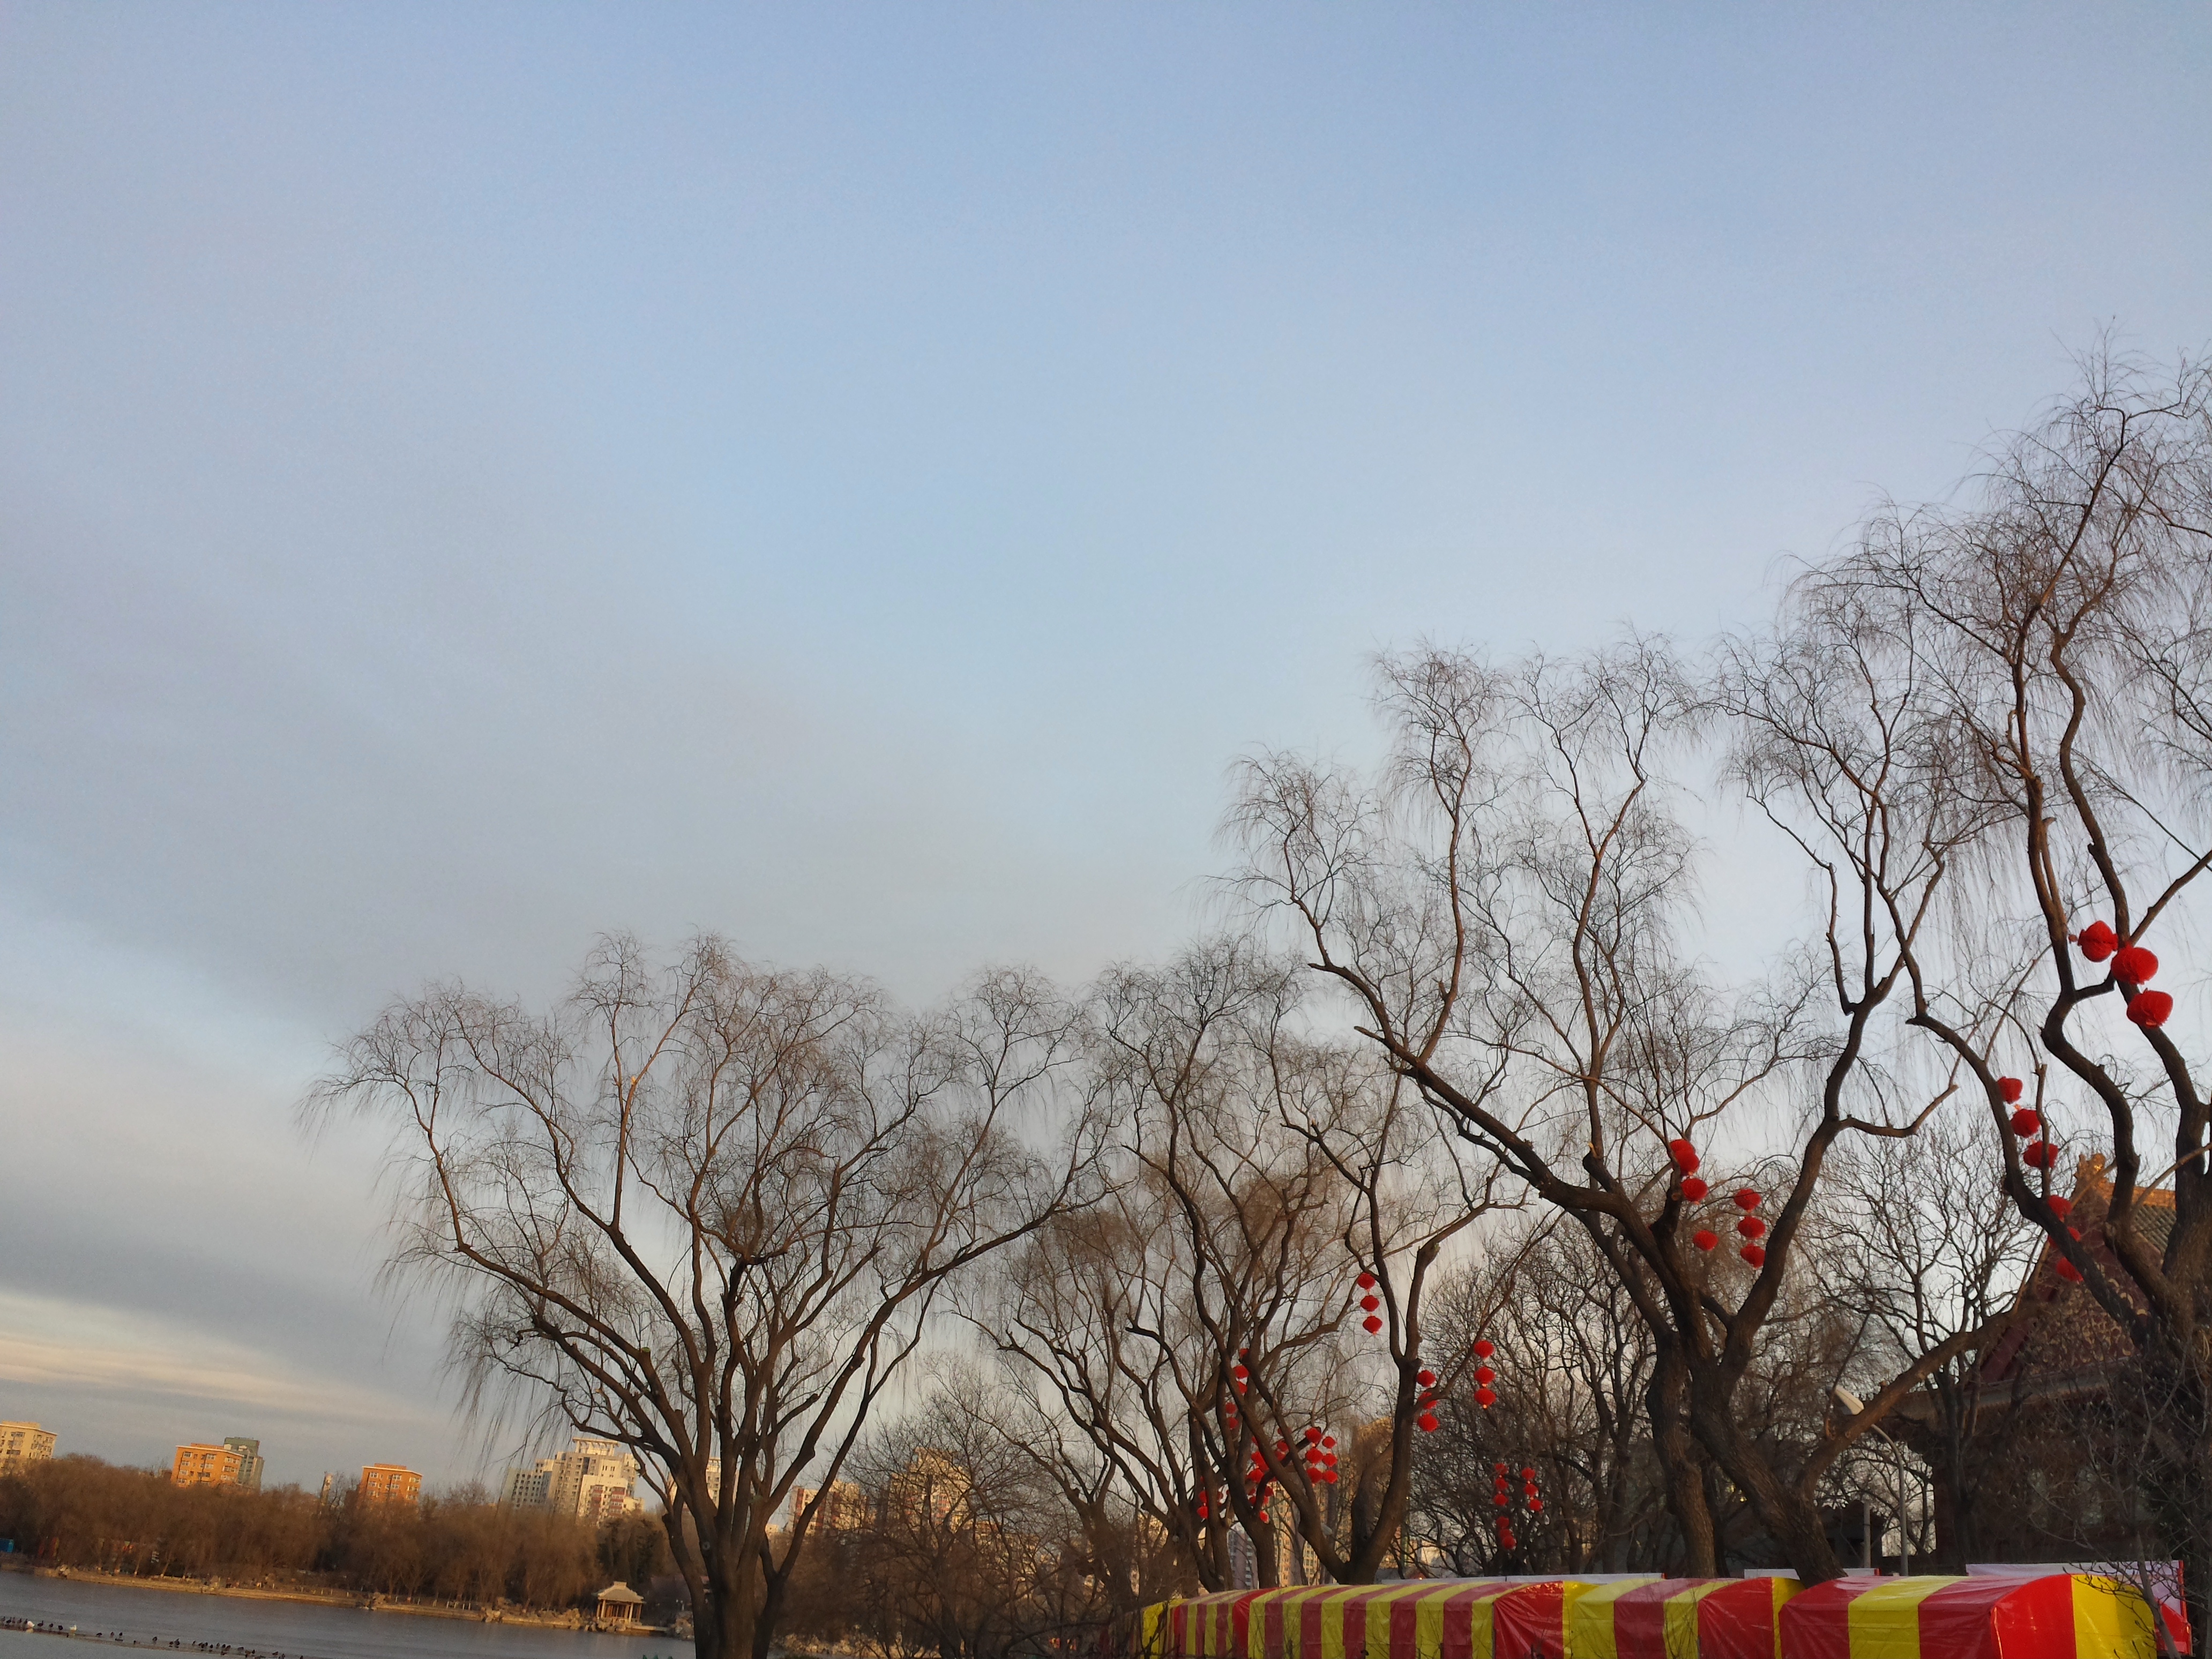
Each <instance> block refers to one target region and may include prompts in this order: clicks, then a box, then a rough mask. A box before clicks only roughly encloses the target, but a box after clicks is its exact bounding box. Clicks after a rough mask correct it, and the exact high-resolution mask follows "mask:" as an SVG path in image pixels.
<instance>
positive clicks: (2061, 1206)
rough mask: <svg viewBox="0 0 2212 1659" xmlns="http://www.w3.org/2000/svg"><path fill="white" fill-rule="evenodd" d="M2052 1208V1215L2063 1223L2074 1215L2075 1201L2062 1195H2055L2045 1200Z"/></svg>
mask: <svg viewBox="0 0 2212 1659" xmlns="http://www.w3.org/2000/svg"><path fill="white" fill-rule="evenodd" d="M2043 1201H2044V1202H2045V1204H2048V1205H2049V1206H2051V1214H2053V1215H2055V1216H2057V1218H2059V1219H2060V1220H2061V1221H2063V1220H2065V1219H2066V1218H2067V1217H2068V1216H2069V1215H2071V1214H2073V1213H2074V1200H2072V1199H2070V1198H2068V1197H2066V1196H2065V1195H2064V1194H2060V1193H2053V1194H2051V1196H2050V1197H2048V1198H2046V1199H2045V1200H2043Z"/></svg>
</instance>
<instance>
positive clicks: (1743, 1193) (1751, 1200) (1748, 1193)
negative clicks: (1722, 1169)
mask: <svg viewBox="0 0 2212 1659" xmlns="http://www.w3.org/2000/svg"><path fill="white" fill-rule="evenodd" d="M1735 1206H1736V1208H1737V1209H1739V1210H1755V1209H1757V1208H1758V1207H1759V1194H1758V1193H1757V1192H1756V1191H1755V1190H1754V1189H1753V1188H1749V1187H1739V1188H1736V1189H1735Z"/></svg>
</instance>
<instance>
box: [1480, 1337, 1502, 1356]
mask: <svg viewBox="0 0 2212 1659" xmlns="http://www.w3.org/2000/svg"><path fill="white" fill-rule="evenodd" d="M1496 1352H1498V1350H1497V1349H1496V1348H1494V1347H1492V1346H1491V1345H1490V1339H1489V1338H1488V1337H1486V1336H1485V1337H1478V1338H1476V1339H1475V1344H1474V1357H1475V1358H1477V1359H1487V1358H1490V1356H1491V1355H1492V1354H1494V1353H1496Z"/></svg>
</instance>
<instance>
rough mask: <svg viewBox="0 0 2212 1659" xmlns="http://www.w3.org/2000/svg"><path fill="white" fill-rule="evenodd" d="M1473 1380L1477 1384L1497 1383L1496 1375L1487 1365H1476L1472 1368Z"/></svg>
mask: <svg viewBox="0 0 2212 1659" xmlns="http://www.w3.org/2000/svg"><path fill="white" fill-rule="evenodd" d="M1474 1380H1475V1381H1476V1382H1478V1383H1495V1382H1496V1381H1498V1373H1497V1372H1496V1371H1493V1370H1491V1369H1490V1367H1489V1366H1487V1365H1478V1366H1476V1367H1475V1368H1474Z"/></svg>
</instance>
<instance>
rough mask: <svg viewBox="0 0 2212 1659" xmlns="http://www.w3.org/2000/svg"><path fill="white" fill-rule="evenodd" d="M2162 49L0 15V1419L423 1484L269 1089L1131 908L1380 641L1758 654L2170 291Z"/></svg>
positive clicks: (116, 11) (420, 1425) (1269, 31)
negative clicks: (414, 1040) (369, 1034)
mask: <svg viewBox="0 0 2212 1659" xmlns="http://www.w3.org/2000/svg"><path fill="white" fill-rule="evenodd" d="M2208 71H2212V20H2208V18H2207V16H2206V15H2205V14H2204V13H2203V12H2202V11H2201V10H2197V9H2188V8H2179V7H2166V8H2148V7H2143V8H2130V7H2125V6H2118V5H2113V6H2104V7H2098V8H2078V7H2077V8H2058V7H2050V8H2037V7H2027V6H2008V7H2002V8H1999V7H1994V6H1992V7H1955V8H1928V7H1912V8H1904V7H1900V8H1893V9H1875V8H1853V9H1826V10H1824V11H1816V10H1815V9H1811V8H1799V9H1766V8H1749V7H1745V8H1739V9H1720V8H1698V9H1673V10H1671V11H1667V12H1662V11H1659V10H1656V9H1644V8H1617V9H1607V8H1596V7H1588V8H1534V7H1528V8H1510V9H1506V8H1497V9H1483V8H1474V7H1445V6H1413V5H1408V6H1400V7H1393V8H1383V7H1364V8H1352V7H1318V6H1316V7H1299V6H1292V5H1270V6H1266V7H1260V6H1231V5H1212V6H1184V7H1165V6H1158V7H1150V8H1142V7H1106V6H1093V7H1089V8H1079V7H1068V6H1061V7H1044V6H1027V7H986V6H963V7H955V6H945V7H934V8H931V7H916V6H901V7H888V6H886V7H863V6H846V7H820V8H796V7H787V8H777V9H740V8H721V7H716V8H708V7H697V8H684V7H676V6H663V7H658V8H635V7H631V8H616V7H599V8H590V7H583V6H562V5H551V4H534V5H530V6H515V7H502V6H495V5H478V6H471V7H467V8H458V7H444V6H441V7H432V6H419V7H407V6H401V5H377V6H344V5H332V6H324V7H316V8H300V7H275V6H270V7H224V6H210V5H190V4H180V5H167V6H158V7H157V6H152V5H138V6H131V5H113V6H106V7H92V6H83V5H77V4H52V5H46V4H24V3H15V0H0V364H4V370H0V696H4V705H0V707H4V714H0V1038H3V1039H4V1050H0V1051H4V1052H5V1053H6V1054H8V1055H9V1064H8V1065H7V1066H4V1067H0V1146H7V1147H8V1148H9V1149H10V1159H9V1163H10V1166H11V1167H10V1169H9V1173H8V1174H7V1176H5V1180H6V1182H7V1185H8V1188H9V1193H8V1199H7V1201H6V1204H5V1206H4V1207H0V1417H15V1416H30V1417H33V1418H38V1419H41V1420H43V1421H45V1422H46V1424H47V1425H48V1426H50V1427H55V1428H57V1429H58V1430H59V1431H61V1433H62V1436H63V1442H64V1449H83V1450H89V1451H94V1452H97V1453H99V1454H100V1455H106V1456H111V1457H118V1458H125V1459H130V1460H133V1461H145V1460H149V1459H152V1458H155V1457H157V1456H162V1455H166V1451H167V1447H168V1446H170V1445H173V1443H176V1442H177V1441H178V1440H179V1439H182V1438H186V1437H206V1436H209V1435H221V1434H225V1433H239V1432H244V1433H254V1432H257V1431H258V1432H260V1433H261V1434H262V1437H263V1438H264V1440H265V1441H267V1442H268V1443H269V1448H268V1449H269V1454H270V1462H271V1474H272V1478H276V1479H298V1480H306V1481H313V1480H314V1479H315V1478H317V1476H318V1475H319V1472H320V1470H321V1469H323V1468H335V1467H339V1466H341V1465H345V1464H353V1465H357V1464H358V1463H360V1462H363V1461H366V1460H369V1459H373V1458H382V1457H397V1458H400V1459H402V1460H404V1461H412V1462H414V1463H415V1465H416V1467H417V1468H424V1469H425V1470H426V1471H428V1473H429V1474H430V1476H431V1478H432V1480H434V1481H435V1480H448V1479H458V1478H461V1477H463V1476H465V1474H468V1473H470V1472H471V1469H472V1468H474V1460H475V1458H476V1455H477V1453H476V1449H475V1448H474V1445H473V1443H471V1441H469V1440H468V1439H467V1438H466V1437H465V1436H464V1434H463V1433H462V1432H461V1431H460V1430H459V1428H458V1427H457V1426H456V1425H455V1424H454V1421H453V1417H452V1414H451V1411H450V1399H449V1397H448V1396H447V1395H442V1394H441V1392H440V1385H439V1383H438V1382H437V1379H436V1376H435V1346H436V1344H435V1330H434V1329H433V1328H431V1325H432V1322H431V1321H429V1320H428V1317H427V1316H425V1315H424V1313H423V1312H422V1310H411V1309H409V1308H406V1307H404V1306H403V1305H395V1304H391V1303H389V1302H387V1301H384V1300H380V1299H379V1298H378V1297H376V1296H375V1294H374V1292H373V1290H372V1287H371V1278H372V1274H373V1271H374V1263H375V1261H376V1260H377V1259H378V1255H379V1252H380V1241H379V1239H378V1237H377V1235H376V1232H375V1222H374V1218H375V1215H376V1210H375V1206H374V1194H372V1193H371V1192H370V1191H369V1190H368V1182H367V1180H366V1177H365V1176H364V1173H363V1169H362V1163H361V1154H362V1148H361V1147H360V1146H357V1145H356V1144H354V1143H353V1142H351V1141H349V1140H348V1139H346V1138H344V1137H343V1136H342V1137H339V1138H338V1139H336V1140H333V1141H330V1142H326V1143H325V1144H323V1145H322V1146H319V1147H311V1146H308V1145H307V1143H306V1142H304V1141H303V1140H302V1139H301V1137H300V1136H299V1135H298V1134H297V1133H296V1132H295V1130H294V1129H293V1127H291V1122H290V1119H289V1109H290V1106H291V1103H292V1102H293V1101H294V1100H295V1098H296V1097H298V1095H299V1094H300V1092H301V1090H302V1088H303V1087H304V1086H305V1085H306V1083H307V1081H308V1079H311V1078H312V1077H313V1074H314V1073H315V1071H316V1069H317V1067H318V1066H319V1065H320V1064H321V1063H322V1061H323V1059H324V1056H325V1054H326V1053H327V1048H328V1045H329V1043H330V1042H331V1041H333V1040H334V1039H336V1038H337V1037H338V1036H342V1035H343V1033H345V1032H346V1031H347V1030H349V1029H350V1028H352V1027H353V1026H355V1025H357V1024H361V1023H362V1022H364V1021H365V1020H366V1019H367V1018H368V1017H370V1016H371V1015H372V1014H373V1013H374V1010H375V1009H376V1007H377V1006H379V1004H380V1002H381V1001H382V1000H383V999H384V998H385V997H386V996H387V995H389V994H392V993H393V992H395V991H398V990H402V989H405V988H408V987H412V986H414V985H416V984H417V983H419V982H420V981H422V980H424V979H426V978H428V977H431V976H434V975H445V974H455V973H457V974H461V975H467V976H469V977H471V978H474V979H477V980H480V981H483V982H485V983H486V984H488V985H492V986H495V987H501V988H504V989H511V990H514V991H518V992H522V993H526V994H532V995H543V994H547V993H549V992H550V991H552V990H553V989H555V988H556V987H558V986H559V985H560V984H561V983H562V981H563V980H564V979H565V977H566V976H567V975H568V972H569V970H570V969H571V968H572V966H573V964H574V963H575V962H576V960H577V959H578V958H579V957H580V955H581V953H582V951H584V949H585V948H586V945H587V944H588V941H589V940H590V939H591V937H592V934H593V933H595V932H597V931H598V930H600V929H603V928H610V927H630V928H635V929H637V930H639V931H641V932H642V933H646V934H647V935H648V936H651V937H653V938H656V939H677V938H678V937H680V936H681V935H682V934H683V933H685V932H687V931H688V930H690V929H691V928H693V927H713V928H715V929H719V930H721V931H724V932H726V933H729V934H731V935H732V937H733V938H735V939H737V940H738V942H739V944H740V945H741V946H742V947H744V948H745V949H747V950H749V951H754V952H757V953H758V954H760V955H762V956H764V957H772V958H775V959H778V960H782V961H789V962H811V961H826V962H829V963H832V964H834V965H836V966H838V967H841V968H845V969H853V970H855V971H860V972H866V973H869V974H872V975H877V976H878V977H880V978H881V979H883V980H884V981H885V982H886V983H887V984H889V985H890V987H892V988H893V989H894V990H896V992H897V993H899V994H901V995H902V996H905V997H908V998H910V999H913V1000H928V999H930V998H933V997H934V996H936V995H938V994H941V993H942V992H943V991H944V990H945V988H946V987H948V986H950V985H951V983H953V982H954V981H957V980H958V979H959V978H961V977H962V976H963V975H965V974H966V973H967V972H969V970H970V969H974V968H975V967H976V966H978V965H980V964H981V963H987V962H999V961H1008V960H1027V961H1034V962H1037V963H1042V964H1043V965H1044V966H1045V967H1047V968H1048V969H1051V970H1053V971H1054V972H1056V973H1059V974H1061V975H1066V976H1067V977H1069V978H1071V979H1074V978H1080V977H1084V976H1087V975H1090V974H1091V973H1092V972H1094V971H1096V969H1097V968H1098V967H1099V966H1100V965H1102V964H1103V963H1106V962H1108V961H1110V960H1113V959H1115V958H1117V957H1131V956H1138V957H1141V956H1151V955H1157V954H1159V953H1162V952H1164V951H1168V950H1170V949H1171V948H1173V946H1174V945H1175V944H1176V941H1177V940H1178V939H1180V938H1182V936H1184V935H1185V934H1186V933H1188V932H1189V931H1190V930H1191V929H1192V928H1193V927H1194V926H1196V925H1197V924H1198V921H1199V920H1200V909H1201V908H1202V902H1203V899H1204V896H1205V894H1206V885H1205V878H1206V877H1207V876H1208V875H1209V874H1210V873H1212V872H1216V871H1218V869H1219V868H1220V867H1221V865H1222V860H1223V854H1222V853H1221V851H1220V849H1219V848H1218V846H1217V844H1216V843H1215V842H1214V840H1213V832H1214V827H1215V824H1216V823H1217V821H1218V816H1219V813H1220V809H1221V806H1222V804H1223V789H1224V782H1223V780H1224V772H1225V767H1226V766H1227V764H1228V763H1229V762H1230V761H1231V760H1232V759H1233V758H1234V757H1236V756H1237V755H1238V754H1239V753H1242V752H1244V751H1246V750H1249V749H1250V748H1252V747H1254V746H1255V745H1259V744H1289V745H1302V746H1313V747H1318V748H1321V749H1323V750H1333V751H1340V752H1344V753H1358V751H1359V750H1361V749H1362V748H1363V747H1364V745H1366V744H1369V743H1370V741H1371V733H1370V729H1369V726H1368V724H1367V719H1366V713H1365V705H1364V695H1365V673H1366V663H1367V660H1368V659H1369V658H1370V655H1371V653H1374V652H1375V651H1376V650H1377V649H1380V648H1383V647H1388V646H1390V645H1393V644H1397V643H1403V642H1406V641H1410V640H1412V639H1413V638H1415V637H1417V636H1419V635H1433V636H1436V637H1438V638H1442V639H1446V640H1451V641H1475V642H1483V643H1487V644H1490V645H1492V646H1493V647H1496V648H1498V649H1500V650H1510V649H1515V648H1518V647H1522V646H1523V645H1528V644H1532V643H1533V644H1540V645H1542V646H1545V647H1550V648H1554V649H1565V648H1571V647H1575V646H1577V645H1580V644H1583V643H1587V642H1589V641H1595V640H1598V639H1601V638H1604V637H1606V636H1607V635H1610V634H1611V633H1612V632H1613V631H1614V630H1615V629H1618V628H1619V627H1620V625H1622V623H1624V622H1629V621H1632V622H1633V623H1635V624H1637V625H1638V626H1640V627H1643V628H1645V629H1654V630H1660V631H1666V632H1669V633H1672V634H1674V635H1677V636H1679V637H1680V638H1682V639H1684V640H1686V641H1696V640H1699V639H1701V638H1703V637H1705V635H1709V634H1710V633H1711V632H1712V631H1713V630H1714V629H1718V628H1721V627H1724V626H1728V625H1731V624H1735V623H1744V622H1748V621H1751V620H1753V619H1754V618H1756V617H1758V616H1759V615H1760V614H1762V613H1763V612H1764V611H1765V608H1766V606H1767V605H1769V604H1770V603H1771V586H1770V584H1771V580H1772V579H1773V576H1774V574H1775V572H1776V570H1777V569H1778V561H1780V560H1781V559H1782V558H1783V557H1784V556H1787V555H1791V554H1799V555H1805V554H1817V553H1819V552H1820V551H1822V550H1825V549H1826V548H1828V547H1830V546H1831V545H1832V544H1834V542H1835V541H1836V539H1837V538H1838V537H1839V536H1840V535H1842V534H1844V532H1846V531H1847V529H1848V526H1849V525H1850V522H1851V520H1853V518H1854V517H1855V516H1856V515H1857V513H1859V512H1860V511H1861V510H1862V509H1863V507H1865V506H1866V505H1867V504H1868V502H1869V501H1870V500H1872V499H1873V498H1874V497H1875V495H1877V494H1879V493H1880V492H1881V491H1885V490H1887V491H1892V492H1894V493H1896V494H1898V495H1902V496H1907V497H1911V496H1918V495H1927V494H1930V493H1934V492H1940V491H1942V490H1944V489H1948V488H1949V487H1950V485H1951V484H1952V483H1953V482H1954V480H1955V479H1956V478H1957V477H1959V476H1960V474H1961V473H1962V472H1963V471H1966V469H1967V468H1968V467H1970V465H1972V458H1973V454H1974V451H1975V447H1976V446H1977V445H1978V444H1979V443H1980V442H1981V441H1984V439H1985V438H1986V437H1987V436H1988V435H1990V433H1991V432H1992V431H1993V430H1994V429H1996V428H2001V427H2003V426H2006V425H2008V424H2011V423H2014V422H2018V421H2020V420H2021V419H2023V418H2025V417H2026V416H2027V415H2028V414H2029V413H2030V412H2031V411H2032V410H2033V408H2034V407H2035V406H2036V405H2037V404H2039V403H2040V402H2041V401H2042V400H2044V399H2045V398H2048V397H2050V396H2051V395H2053V394H2055V393H2056V392H2058V391H2059V390H2060V389H2061V388H2062V387H2063V386H2064V385H2065V383H2066V381H2067V379H2068V376H2069V366H2068V354H2069V351H2070V350H2072V349H2078V348H2080V347H2081V346H2084V345H2086V344H2087V343H2089V342H2090V341H2091V340H2092V339H2093V337H2094V336H2095V335H2096V332H2097V331H2099V330H2100V328H2104V327H2107V326H2111V327H2115V328H2117V329H2118V331H2119V333H2120V335H2121V337H2122V338H2123V339H2124V341H2126V342H2129V343H2133V344H2134V345H2136V346H2138V347H2140V348H2142V349H2145V350H2147V351H2149V352H2152V353H2154V354H2160V355H2170V354H2171V353H2172V352H2173V351H2174V350H2176V349H2180V348H2183V347H2189V346H2195V345H2198V344H2202V343H2204V342H2205V341H2207V339H2208V338H2212V280H2208V276H2207V273H2208V271H2212V116H2208V114H2207V113H2206V103H2205V100H2204V98H2203V88H2204V86H2205V84H2206V80H2207V75H2208ZM1721 902H1722V904H1723V908H1725V905H1726V903H1727V896H1726V895H1725V894H1723V895H1722V896H1721Z"/></svg>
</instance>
